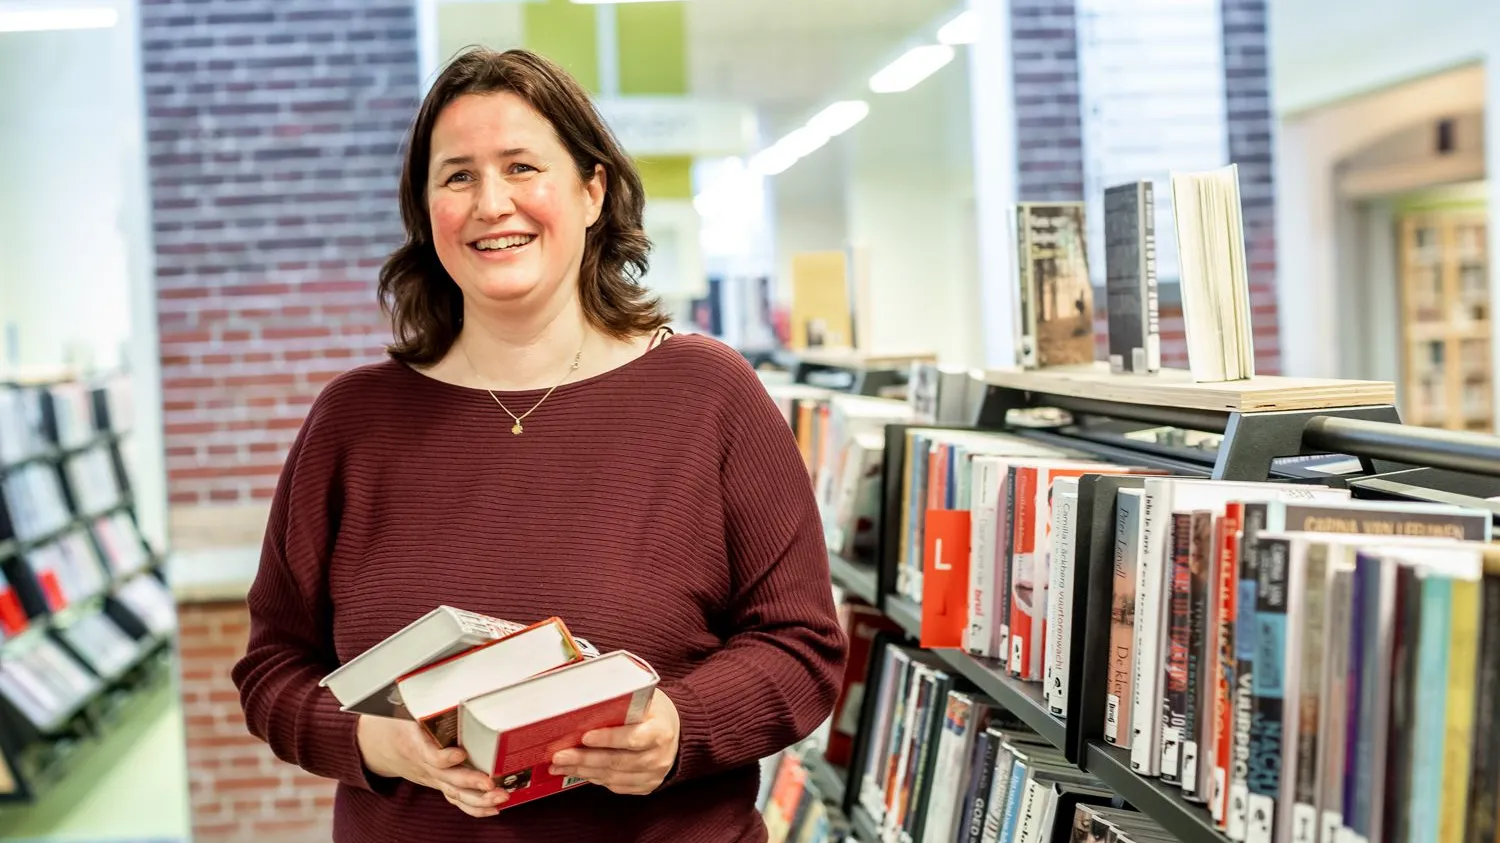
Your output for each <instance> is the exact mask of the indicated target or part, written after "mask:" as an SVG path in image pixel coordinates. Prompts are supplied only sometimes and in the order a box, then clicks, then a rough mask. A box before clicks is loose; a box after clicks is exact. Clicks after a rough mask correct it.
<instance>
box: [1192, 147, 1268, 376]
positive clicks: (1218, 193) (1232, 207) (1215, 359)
mask: <svg viewBox="0 0 1500 843" xmlns="http://www.w3.org/2000/svg"><path fill="white" fill-rule="evenodd" d="M1172 218H1173V221H1174V223H1175V225H1176V231H1177V255H1178V272H1179V274H1180V276H1181V278H1180V283H1181V287H1182V319H1183V328H1184V331H1185V332H1186V334H1187V345H1188V367H1189V368H1190V369H1191V370H1192V374H1193V380H1195V381H1198V382H1217V381H1232V380H1242V379H1245V378H1251V377H1254V376H1255V341H1254V335H1253V332H1252V320H1251V311H1250V276H1249V271H1248V268H1247V265H1246V261H1245V231H1244V222H1243V219H1242V216H1241V212H1240V183H1239V169H1238V166H1237V165H1234V164H1230V165H1229V166H1227V167H1221V168H1219V169H1215V170H1208V171H1205V172H1192V173H1172Z"/></svg>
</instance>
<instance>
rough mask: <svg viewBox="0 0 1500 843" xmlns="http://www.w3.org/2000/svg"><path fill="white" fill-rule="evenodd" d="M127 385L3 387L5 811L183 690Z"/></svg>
mask: <svg viewBox="0 0 1500 843" xmlns="http://www.w3.org/2000/svg"><path fill="white" fill-rule="evenodd" d="M130 401H131V396H130V386H129V380H128V378H126V377H125V376H123V375H119V376H114V375H101V376H97V377H90V378H86V379H85V378H65V379H49V380H28V381H24V382H18V381H7V382H0V762H3V763H0V767H3V769H0V801H3V802H29V801H34V800H35V799H37V798H38V796H39V795H40V794H41V793H42V792H44V791H45V790H46V789H47V788H48V787H49V786H50V785H52V784H55V783H56V782H58V781H60V780H61V779H63V778H64V777H66V776H67V775H68V774H69V772H70V771H71V770H73V769H76V768H77V767H78V765H80V764H84V763H87V761H86V759H87V756H88V753H89V750H90V749H91V748H92V747H93V746H95V745H97V744H98V742H99V740H100V739H101V738H102V737H104V736H105V735H107V734H108V733H109V732H110V730H111V729H113V728H116V727H117V726H118V725H119V724H121V723H123V722H126V721H127V720H128V718H129V717H130V716H131V715H132V714H133V713H134V709H135V708H137V707H139V706H140V705H141V704H142V703H141V702H140V701H141V700H142V699H144V698H145V697H146V695H145V693H144V692H145V691H147V690H149V689H152V688H155V687H157V686H159V685H160V683H163V682H169V681H170V674H171V670H170V654H171V650H172V643H173V641H174V639H175V631H176V607H175V604H174V602H173V600H172V597H171V594H170V592H169V591H168V589H167V586H166V582H165V575H164V572H163V565H162V556H161V555H160V554H159V553H158V552H157V551H156V550H155V549H153V548H152V547H150V545H149V543H148V542H147V541H146V540H145V539H144V537H143V536H142V534H141V532H140V530H139V528H138V525H137V522H136V520H135V502H134V499H133V497H132V484H131V478H130V475H129V472H128V461H127V460H126V458H125V451H124V448H125V444H126V443H127V442H128V439H129V436H130V430H129V420H130V418H131V405H130Z"/></svg>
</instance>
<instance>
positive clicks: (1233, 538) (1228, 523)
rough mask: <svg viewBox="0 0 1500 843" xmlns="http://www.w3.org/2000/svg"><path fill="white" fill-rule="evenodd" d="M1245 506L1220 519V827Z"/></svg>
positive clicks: (1216, 728)
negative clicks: (1241, 535) (1241, 536)
mask: <svg viewBox="0 0 1500 843" xmlns="http://www.w3.org/2000/svg"><path fill="white" fill-rule="evenodd" d="M1244 512H1245V507H1244V504H1242V503H1240V502H1239V501H1231V502H1230V503H1228V504H1226V505H1225V507H1224V514H1223V515H1222V516H1220V517H1219V534H1218V548H1219V580H1218V584H1219V617H1218V621H1219V630H1218V646H1217V648H1216V649H1215V652H1214V664H1213V667H1214V673H1212V674H1211V675H1210V678H1211V679H1212V681H1213V682H1214V708H1213V718H1214V720H1213V746H1212V747H1211V749H1212V750H1213V753H1214V757H1213V765H1214V778H1213V791H1212V793H1211V794H1210V807H1211V813H1212V815H1213V817H1214V819H1215V820H1216V821H1217V822H1218V824H1219V828H1221V829H1222V828H1227V827H1228V823H1229V778H1230V774H1231V771H1232V769H1233V767H1232V761H1231V759H1230V756H1231V755H1233V749H1234V697H1233V693H1234V688H1233V682H1232V679H1233V673H1234V670H1235V667H1236V664H1235V659H1236V656H1235V648H1234V628H1235V623H1236V622H1237V620H1238V618H1239V591H1238V589H1239V582H1240V566H1239V557H1240V553H1239V549H1240V531H1241V530H1242V529H1243V524H1244Z"/></svg>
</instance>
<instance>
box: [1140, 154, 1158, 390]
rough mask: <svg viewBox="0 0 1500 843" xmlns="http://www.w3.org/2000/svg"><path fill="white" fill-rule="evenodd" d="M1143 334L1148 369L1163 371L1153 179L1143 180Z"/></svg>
mask: <svg viewBox="0 0 1500 843" xmlns="http://www.w3.org/2000/svg"><path fill="white" fill-rule="evenodd" d="M1141 286H1142V290H1141V305H1142V306H1141V318H1142V319H1143V320H1144V321H1145V324H1144V325H1143V326H1142V333H1141V336H1142V337H1143V339H1144V340H1145V347H1146V348H1145V354H1144V357H1145V361H1144V362H1145V367H1144V368H1145V371H1147V372H1157V371H1160V370H1161V322H1160V317H1159V313H1160V304H1159V301H1158V293H1157V284H1156V196H1155V193H1154V188H1153V187H1152V183H1151V181H1150V180H1145V179H1143V180H1142V181H1141Z"/></svg>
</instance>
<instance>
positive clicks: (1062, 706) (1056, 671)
mask: <svg viewBox="0 0 1500 843" xmlns="http://www.w3.org/2000/svg"><path fill="white" fill-rule="evenodd" d="M1077 506H1078V496H1077V495H1075V494H1066V495H1063V496H1062V497H1061V499H1060V500H1059V501H1058V502H1057V513H1058V517H1057V526H1058V530H1057V534H1056V536H1055V537H1054V540H1053V542H1052V563H1051V566H1052V570H1053V575H1052V587H1051V589H1050V590H1049V592H1048V594H1049V596H1048V598H1047V602H1048V604H1049V605H1050V606H1051V607H1052V608H1051V617H1050V618H1049V619H1048V622H1047V642H1048V645H1049V646H1050V648H1051V653H1050V654H1049V657H1048V659H1047V665H1048V670H1049V672H1050V674H1051V675H1050V676H1049V677H1044V680H1045V681H1046V684H1047V687H1048V688H1050V689H1051V693H1050V695H1049V697H1048V700H1049V705H1050V706H1051V710H1052V713H1053V714H1055V715H1057V716H1059V717H1064V716H1066V715H1067V711H1068V653H1069V651H1070V650H1071V648H1072V645H1073V636H1072V630H1073V623H1072V622H1073V611H1072V603H1073V576H1074V570H1073V566H1074V565H1075V564H1076V561H1075V560H1074V558H1073V543H1074V531H1075V530H1076V529H1077V523H1076V520H1077V512H1076V510H1077Z"/></svg>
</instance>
